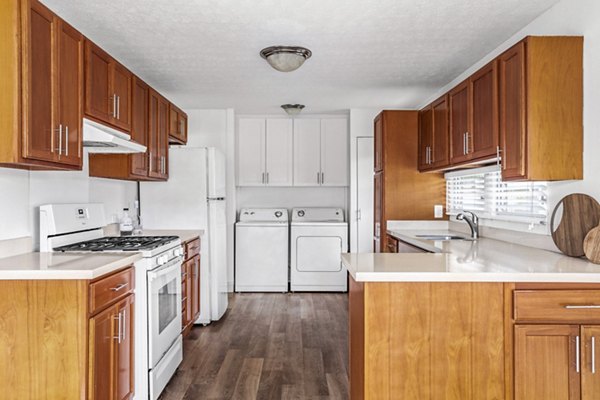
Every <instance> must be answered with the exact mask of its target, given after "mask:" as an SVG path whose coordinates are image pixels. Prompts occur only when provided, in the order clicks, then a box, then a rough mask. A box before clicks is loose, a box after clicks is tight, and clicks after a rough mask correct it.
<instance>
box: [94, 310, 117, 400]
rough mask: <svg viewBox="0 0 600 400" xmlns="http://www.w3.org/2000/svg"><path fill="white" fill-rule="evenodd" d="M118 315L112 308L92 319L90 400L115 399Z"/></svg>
mask: <svg viewBox="0 0 600 400" xmlns="http://www.w3.org/2000/svg"><path fill="white" fill-rule="evenodd" d="M117 319H118V314H117V312H116V311H115V307H110V308H108V309H107V310H104V311H102V312H101V313H99V314H98V315H96V316H95V317H93V318H91V319H90V348H89V352H90V353H89V359H90V366H89V368H90V370H89V374H90V378H89V381H90V387H89V394H90V396H89V398H90V400H106V399H113V398H114V388H115V364H114V356H115V346H116V345H117V343H116V342H117V335H118V333H117V328H118V321H117Z"/></svg>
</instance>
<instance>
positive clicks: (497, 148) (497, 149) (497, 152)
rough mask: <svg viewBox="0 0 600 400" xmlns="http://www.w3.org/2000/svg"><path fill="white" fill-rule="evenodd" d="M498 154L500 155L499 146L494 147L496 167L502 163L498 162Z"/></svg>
mask: <svg viewBox="0 0 600 400" xmlns="http://www.w3.org/2000/svg"><path fill="white" fill-rule="evenodd" d="M500 153H502V150H501V149H500V146H496V165H500V164H502V162H501V160H500Z"/></svg>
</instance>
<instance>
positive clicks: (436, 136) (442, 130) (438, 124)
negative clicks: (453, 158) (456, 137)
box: [430, 96, 450, 168]
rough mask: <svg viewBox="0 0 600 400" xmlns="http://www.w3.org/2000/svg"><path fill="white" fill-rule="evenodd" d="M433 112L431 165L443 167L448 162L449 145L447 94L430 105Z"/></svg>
mask: <svg viewBox="0 0 600 400" xmlns="http://www.w3.org/2000/svg"><path fill="white" fill-rule="evenodd" d="M431 110H432V113H433V135H432V137H433V150H432V152H431V156H430V158H431V165H432V166H433V168H443V167H445V166H448V165H449V164H450V146H449V134H448V96H443V97H441V98H440V99H438V100H436V101H434V102H433V104H432V105H431Z"/></svg>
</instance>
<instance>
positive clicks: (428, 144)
mask: <svg viewBox="0 0 600 400" xmlns="http://www.w3.org/2000/svg"><path fill="white" fill-rule="evenodd" d="M432 154H433V111H432V110H431V106H427V107H426V108H424V109H423V110H421V111H419V158H418V160H419V171H426V170H428V169H431V163H432V161H431V155H432Z"/></svg>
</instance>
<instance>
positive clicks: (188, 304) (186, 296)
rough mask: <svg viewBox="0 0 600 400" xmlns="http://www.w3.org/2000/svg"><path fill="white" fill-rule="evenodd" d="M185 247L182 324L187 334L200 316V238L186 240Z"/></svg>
mask: <svg viewBox="0 0 600 400" xmlns="http://www.w3.org/2000/svg"><path fill="white" fill-rule="evenodd" d="M183 247H184V251H185V253H184V254H185V255H184V259H185V261H184V262H183V265H182V266H181V289H182V293H183V295H182V300H181V301H182V304H181V314H182V315H181V326H182V330H183V334H184V336H185V335H187V334H188V333H189V332H190V330H191V329H192V326H193V325H194V321H196V320H197V319H198V317H199V316H200V238H195V239H192V240H189V241H187V242H185V243H184V244H183Z"/></svg>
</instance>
